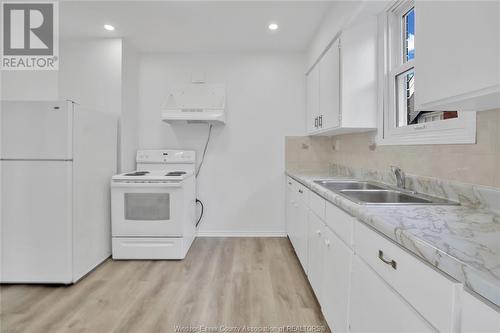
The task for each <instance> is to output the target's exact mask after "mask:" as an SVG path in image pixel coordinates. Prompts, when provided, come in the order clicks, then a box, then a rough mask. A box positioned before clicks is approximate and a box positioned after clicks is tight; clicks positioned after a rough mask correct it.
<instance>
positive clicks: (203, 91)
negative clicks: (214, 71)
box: [161, 83, 226, 125]
mask: <svg viewBox="0 0 500 333" xmlns="http://www.w3.org/2000/svg"><path fill="white" fill-rule="evenodd" d="M161 118H162V120H163V121H165V122H167V123H170V124H174V123H178V122H184V123H185V122H187V123H209V124H214V125H223V124H225V123H226V87H225V86H224V85H223V84H205V83H202V84H199V83H192V84H186V85H182V86H179V87H177V88H176V89H174V91H172V92H170V93H169V94H168V97H167V100H166V101H165V103H164V104H163V106H162V108H161Z"/></svg>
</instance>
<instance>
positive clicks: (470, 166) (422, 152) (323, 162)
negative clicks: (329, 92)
mask: <svg viewBox="0 0 500 333" xmlns="http://www.w3.org/2000/svg"><path fill="white" fill-rule="evenodd" d="M374 137H375V132H368V133H356V134H345V135H338V136H333V137H307V136H305V137H287V138H286V152H285V158H286V167H287V170H291V171H302V172H325V171H328V170H329V169H330V166H331V164H337V165H344V166H347V167H352V168H362V169H370V170H379V171H384V172H385V171H388V170H389V169H390V166H391V165H397V166H400V167H401V168H402V169H403V170H404V171H405V172H406V173H408V174H412V175H419V176H424V177H433V178H439V179H446V180H452V181H458V182H463V183H470V184H479V185H486V186H493V187H500V110H492V111H483V112H479V113H478V114H477V143H476V144H472V145H471V144H468V145H465V144H460V145H411V146H377V145H376V144H374V142H375V141H374Z"/></svg>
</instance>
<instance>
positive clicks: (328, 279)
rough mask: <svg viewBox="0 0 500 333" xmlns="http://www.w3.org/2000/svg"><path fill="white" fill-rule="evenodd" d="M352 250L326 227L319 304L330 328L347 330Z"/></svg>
mask: <svg viewBox="0 0 500 333" xmlns="http://www.w3.org/2000/svg"><path fill="white" fill-rule="evenodd" d="M353 257H354V253H353V251H352V250H351V249H350V248H348V247H347V246H346V245H345V244H344V242H343V241H342V240H340V238H339V237H338V236H337V235H336V234H335V233H333V232H332V231H331V230H329V229H328V228H326V229H325V235H324V255H323V270H324V272H323V290H322V293H323V297H322V298H323V303H322V304H321V307H322V310H323V315H324V316H325V319H326V321H327V322H328V325H329V326H330V329H331V330H332V331H333V332H348V309H349V291H350V285H351V283H350V282H351V268H352V260H353Z"/></svg>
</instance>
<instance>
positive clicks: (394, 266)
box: [378, 250, 397, 269]
mask: <svg viewBox="0 0 500 333" xmlns="http://www.w3.org/2000/svg"><path fill="white" fill-rule="evenodd" d="M378 258H379V259H380V260H382V261H383V262H384V263H386V264H387V265H391V266H392V268H394V269H396V267H397V263H396V262H395V261H394V260H392V259H391V260H387V259H385V258H384V252H383V251H382V250H378Z"/></svg>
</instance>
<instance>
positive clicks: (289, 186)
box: [285, 178, 295, 239]
mask: <svg viewBox="0 0 500 333" xmlns="http://www.w3.org/2000/svg"><path fill="white" fill-rule="evenodd" d="M293 196H294V193H293V182H292V181H291V180H290V178H287V180H286V187H285V197H286V199H285V207H286V208H285V209H286V210H285V215H286V233H287V235H288V237H289V238H290V239H292V234H293V217H294V216H295V214H294V209H295V201H294V198H293Z"/></svg>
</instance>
